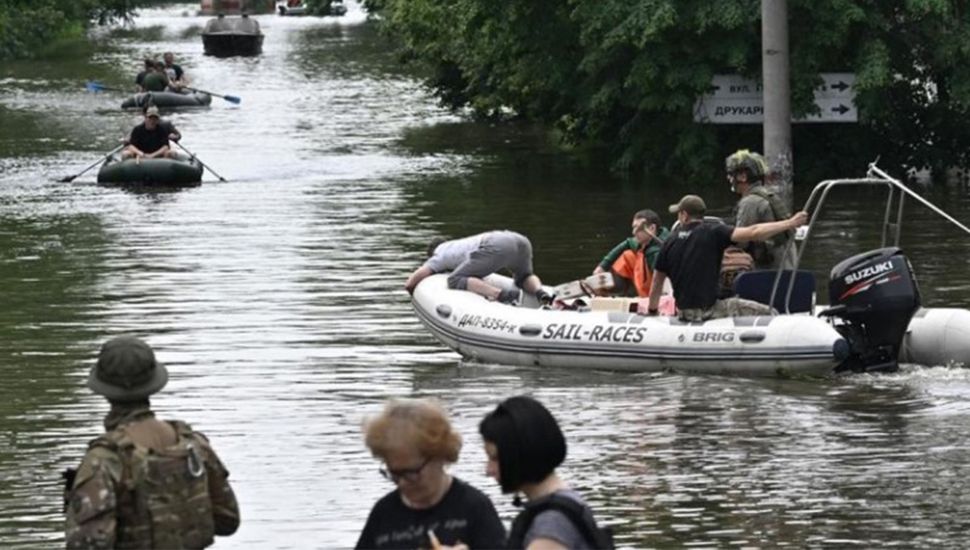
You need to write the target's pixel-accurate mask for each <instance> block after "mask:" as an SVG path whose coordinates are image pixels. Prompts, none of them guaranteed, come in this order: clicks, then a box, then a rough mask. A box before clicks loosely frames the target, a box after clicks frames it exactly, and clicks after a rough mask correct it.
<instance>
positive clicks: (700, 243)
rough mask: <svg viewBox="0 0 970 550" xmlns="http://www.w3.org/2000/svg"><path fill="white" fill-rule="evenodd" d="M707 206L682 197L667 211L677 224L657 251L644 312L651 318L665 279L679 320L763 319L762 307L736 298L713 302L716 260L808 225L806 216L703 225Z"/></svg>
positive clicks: (718, 262) (765, 309) (699, 200)
mask: <svg viewBox="0 0 970 550" xmlns="http://www.w3.org/2000/svg"><path fill="white" fill-rule="evenodd" d="M706 211H707V206H706V205H705V204H704V199H702V198H700V197H698V196H697V195H685V196H684V197H683V198H682V199H680V202H678V203H677V204H672V205H670V212H671V213H672V214H677V221H678V222H679V226H678V227H677V229H676V230H675V231H674V232H673V234H671V235H670V237H669V238H668V239H667V241H666V242H665V243H664V245H663V248H661V249H660V255H659V257H658V258H657V267H656V270H655V271H654V276H653V286H652V288H651V290H650V301H649V303H648V305H647V311H648V313H649V314H650V315H656V314H657V311H658V306H659V304H660V294H661V292H660V291H661V289H662V288H663V283H664V281H665V280H666V279H667V277H668V276H669V277H670V280H671V283H673V287H674V298H675V300H676V302H677V315H678V316H679V317H680V319H681V320H682V321H687V322H696V321H706V320H708V319H716V318H720V317H733V316H737V315H768V314H770V313H771V308H770V307H768V306H767V305H766V304H762V303H760V302H755V301H753V300H745V299H742V298H738V297H731V298H724V299H718V297H717V293H718V283H719V280H720V275H721V258H722V256H723V254H724V250H725V249H727V248H728V247H729V246H731V245H732V244H733V243H737V242H746V241H763V240H765V239H768V238H770V237H772V236H774V235H777V234H779V233H781V232H782V231H788V230H793V229H795V228H797V227H799V226H801V225H804V224H805V223H806V222H807V221H808V215H807V214H806V213H805V212H798V213H796V214H795V215H794V216H792V217H790V218H788V219H786V220H781V221H776V222H769V223H760V224H756V225H751V226H748V227H734V226H731V225H726V224H720V223H718V224H713V223H704V213H705V212H706Z"/></svg>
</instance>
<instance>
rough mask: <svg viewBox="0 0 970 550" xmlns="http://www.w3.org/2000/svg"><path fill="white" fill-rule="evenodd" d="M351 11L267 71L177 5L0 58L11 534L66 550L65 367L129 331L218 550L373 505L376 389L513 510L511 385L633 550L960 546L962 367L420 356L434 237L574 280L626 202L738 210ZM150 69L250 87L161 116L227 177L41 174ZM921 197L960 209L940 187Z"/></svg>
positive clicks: (6, 489)
mask: <svg viewBox="0 0 970 550" xmlns="http://www.w3.org/2000/svg"><path fill="white" fill-rule="evenodd" d="M351 8H352V10H351V13H350V14H349V15H348V16H347V17H345V18H341V19H329V18H327V19H315V18H281V17H275V16H269V15H267V16H259V21H260V24H261V26H262V27H263V30H264V32H265V33H266V41H265V44H264V54H263V55H262V56H261V57H259V58H252V59H246V58H234V59H216V58H209V57H206V56H203V55H202V46H201V41H200V40H199V39H198V36H197V34H196V32H197V29H198V27H199V26H200V25H201V24H203V23H204V21H205V18H200V17H195V16H185V15H183V12H187V11H188V10H187V8H186V7H185V6H180V7H176V8H166V9H152V10H145V11H144V12H143V16H142V18H140V19H139V20H138V22H137V26H136V28H134V29H131V30H128V31H125V32H121V33H113V34H111V35H110V36H109V37H107V38H105V39H104V42H103V44H102V45H101V46H99V48H98V49H97V50H96V51H94V52H93V53H88V54H83V55H82V54H79V55H80V56H81V58H80V59H77V58H66V59H64V60H63V62H50V63H45V64H40V63H35V64H10V65H5V66H4V67H3V68H2V69H0V79H2V81H3V86H0V168H2V172H0V277H2V281H3V285H2V293H0V295H2V297H3V301H2V303H3V305H4V311H3V314H2V315H0V428H2V432H0V433H2V434H3V436H2V437H0V479H2V480H3V483H2V484H0V546H3V547H4V548H36V547H42V546H49V547H56V546H59V545H60V544H61V543H60V541H61V531H60V530H61V527H62V525H61V500H60V499H61V490H60V484H59V479H58V472H59V470H61V469H63V468H65V467H68V466H75V465H76V462H77V460H78V459H79V457H80V455H81V453H82V452H83V449H84V446H85V444H86V441H87V440H88V439H90V438H91V437H93V436H95V435H97V433H98V431H99V429H100V425H101V424H100V421H101V417H102V416H103V414H104V413H105V412H106V411H107V405H106V403H104V401H103V400H102V399H100V398H99V397H97V396H94V395H92V394H91V393H90V392H89V391H88V390H87V389H86V388H85V386H84V379H85V376H86V375H87V369H88V368H89V367H90V365H91V362H92V360H93V357H94V354H95V353H96V351H97V348H98V346H99V345H100V343H101V342H103V341H104V340H105V339H106V338H108V337H110V336H112V335H115V334H118V333H122V332H134V333H137V334H140V335H142V336H144V337H145V338H146V339H147V340H148V341H149V342H150V343H151V344H152V345H153V346H154V347H155V348H156V351H157V354H158V357H159V360H160V361H162V362H164V363H165V364H166V365H167V366H168V368H169V369H170V371H171V381H170V383H169V386H168V387H167V388H166V389H165V390H164V391H163V392H162V393H160V394H159V395H158V396H156V399H154V400H153V401H154V405H155V407H156V408H157V409H158V410H159V412H160V413H161V414H162V415H163V416H170V417H177V418H182V419H185V420H187V421H189V422H191V423H192V424H193V425H194V426H195V427H196V428H198V429H200V430H202V431H203V432H205V433H206V434H208V435H209V437H210V438H211V439H212V440H213V442H214V445H215V447H216V448H217V450H218V451H219V453H220V454H221V455H222V457H223V458H224V460H225V462H226V463H227V465H228V467H229V469H230V471H231V472H232V479H233V480H234V484H235V488H236V490H237V493H238V496H239V499H240V503H241V506H242V512H243V524H242V527H241V529H240V531H239V532H238V533H237V534H236V535H235V536H233V537H231V538H228V539H221V540H219V541H218V543H217V545H216V547H220V548H308V547H309V548H325V547H334V546H348V545H352V544H353V543H354V541H356V536H357V533H358V531H359V529H360V527H361V526H362V525H363V521H364V518H365V517H366V514H367V512H368V511H369V509H370V506H371V505H372V504H373V502H374V501H375V500H376V499H377V498H379V497H380V496H381V495H382V494H383V493H384V492H386V491H387V490H389V489H390V487H389V486H388V484H387V483H386V482H385V481H384V480H383V479H382V478H381V477H380V476H379V475H378V474H377V471H376V467H377V464H376V462H375V461H374V460H373V459H372V458H371V457H370V456H368V453H367V452H366V450H365V448H364V446H363V444H362V442H361V437H360V431H359V430H360V423H361V421H362V420H363V419H364V418H365V417H366V416H367V415H369V414H375V413H377V412H378V411H379V410H380V408H381V406H382V402H383V400H385V399H386V398H388V397H391V396H434V397H437V398H439V399H441V400H442V401H443V402H444V403H445V404H446V406H447V407H448V409H449V410H450V411H451V412H452V414H453V415H454V417H455V420H456V423H457V425H458V427H459V429H460V430H461V432H462V433H463V434H465V436H466V441H465V448H464V451H463V453H462V458H461V461H460V462H459V463H458V464H457V465H455V467H454V468H453V471H454V472H455V473H456V474H457V475H459V476H461V477H463V478H465V479H467V480H469V481H470V482H471V483H473V484H475V485H477V486H478V487H480V488H482V489H484V490H485V491H486V492H487V493H488V494H489V495H490V496H491V497H492V498H493V500H494V501H495V502H496V504H497V506H498V508H499V511H500V513H501V514H502V516H503V517H504V518H505V519H511V517H512V516H513V515H514V513H515V510H514V509H513V507H512V505H511V502H510V501H511V499H510V498H509V496H508V495H501V494H500V493H499V490H498V488H497V487H496V485H495V483H494V482H493V481H492V480H490V479H487V478H486V477H485V476H484V454H483V452H482V450H481V444H480V440H479V438H478V436H477V424H478V422H479V420H480V419H481V418H482V417H483V416H484V414H486V413H487V412H488V411H489V410H491V408H493V407H494V406H495V404H496V402H497V401H498V400H499V399H500V398H502V397H505V396H509V395H513V394H516V393H521V392H529V393H532V394H534V395H536V396H537V397H538V398H539V399H541V400H542V401H543V402H545V403H546V404H547V405H548V406H549V408H550V409H551V410H552V411H553V412H554V413H555V414H556V415H557V417H558V418H559V419H560V421H561V423H562V424H563V427H564V430H565V432H566V435H567V439H568V442H569V457H568V459H567V462H566V464H564V466H563V468H562V470H563V472H562V473H563V475H564V477H565V478H567V479H568V480H569V481H570V482H571V483H573V484H574V485H575V486H577V487H578V488H579V489H580V490H581V491H582V492H584V493H585V494H587V495H588V496H589V498H590V500H591V501H592V502H593V504H594V505H595V507H596V509H597V512H598V513H599V514H600V516H601V517H602V519H603V520H604V521H605V522H606V523H609V524H611V525H613V526H614V529H615V531H616V533H617V539H618V540H619V541H620V542H622V543H623V544H626V545H630V546H653V547H671V546H673V547H677V546H687V545H690V546H708V547H710V546H742V547H743V546H756V547H775V546H781V545H791V546H796V547H803V546H819V547H820V546H835V547H842V546H847V545H850V544H851V545H857V546H862V547H877V546H930V545H933V546H943V547H959V546H961V544H960V542H961V541H962V540H963V539H964V535H963V533H964V532H965V531H966V530H967V528H968V525H967V523H968V521H967V520H966V519H965V518H967V517H968V513H967V512H968V511H970V502H968V497H967V496H966V495H968V494H970V490H968V489H970V487H968V483H967V481H966V480H967V479H968V478H970V476H968V473H970V472H968V466H967V465H966V464H967V461H966V460H965V458H966V456H967V455H966V452H967V443H966V441H967V438H968V436H970V433H968V431H970V428H968V426H970V423H968V422H967V419H968V416H970V410H968V408H970V406H968V405H966V403H967V399H966V398H967V396H968V395H970V371H966V370H962V369H944V368H919V367H909V368H906V369H904V370H903V371H902V372H901V373H899V374H896V375H892V376H858V377H851V378H844V379H837V380H830V381H815V382H804V381H792V380H788V381H784V380H782V381H775V380H768V381H763V380H736V379H731V378H720V377H682V376H673V375H649V376H648V375H634V374H620V373H609V372H601V371H597V370H595V367H596V365H590V367H591V368H590V369H589V370H588V371H582V372H573V371H556V370H536V369H519V368H508V367H501V366H494V365H468V364H462V363H461V362H460V361H459V359H458V358H457V356H455V355H454V354H452V353H450V352H448V351H446V350H445V349H444V348H442V347H441V346H440V345H438V344H437V343H436V342H434V340H432V339H431V337H430V336H429V335H428V334H427V333H426V331H425V330H424V329H423V328H422V327H421V325H420V324H419V323H418V322H417V320H416V318H415V317H414V315H413V313H412V312H411V309H410V306H409V304H408V302H407V299H406V295H405V294H404V293H403V291H402V289H401V286H402V285H403V281H404V278H405V277H406V275H407V274H408V273H409V272H410V271H411V270H412V269H413V268H414V267H415V266H416V265H417V264H418V263H419V262H420V261H421V254H422V250H423V249H424V244H425V243H426V242H427V241H428V239H429V238H430V237H432V236H433V235H436V234H439V233H440V234H444V235H448V236H459V235H464V234H468V233H472V232H476V231H480V230H484V229H489V228H493V227H507V228H511V229H516V230H519V231H521V232H523V233H525V234H528V235H529V236H530V237H532V239H533V242H534V243H535V249H536V265H537V267H538V269H539V272H540V274H541V275H542V276H543V277H544V279H545V280H546V281H547V282H550V283H556V282H560V281H562V280H565V279H567V278H575V277H576V276H578V275H581V274H584V273H586V272H589V271H591V270H592V269H593V267H594V266H595V264H596V262H597V261H598V260H599V258H600V256H601V255H602V254H603V253H605V252H606V250H608V249H609V247H611V246H612V245H613V244H615V242H618V241H619V240H620V239H622V238H623V237H624V236H625V235H626V233H627V232H628V231H629V217H630V215H631V214H632V213H633V212H634V211H636V210H638V209H640V208H644V207H652V208H654V209H656V210H658V211H661V212H663V211H664V208H665V206H666V205H667V204H670V203H672V202H674V201H676V199H678V198H679V197H680V195H682V194H684V193H685V192H688V191H700V192H702V194H704V195H705V196H706V197H708V199H709V204H711V205H712V207H713V210H714V211H715V213H717V214H722V215H723V214H727V213H728V212H729V211H730V205H731V202H732V197H731V195H730V193H729V191H728V189H727V188H726V185H725V186H722V185H718V184H716V183H715V184H711V185H702V186H696V188H695V187H693V186H688V187H687V188H685V187H683V186H682V184H680V183H679V182H674V181H666V180H656V181H650V182H648V184H646V185H640V184H637V183H634V182H623V181H617V180H614V179H611V178H609V177H608V176H607V175H606V174H607V172H606V171H605V169H604V168H603V166H602V165H601V164H600V163H598V162H597V161H595V160H588V159H583V158H579V157H577V156H571V155H566V154H563V153H561V152H559V151H557V150H556V149H555V148H554V147H553V146H552V145H551V144H550V142H549V141H548V138H547V137H546V136H545V135H544V134H542V132H541V131H539V130H538V129H536V128H533V127H523V126H490V125H483V124H475V123H470V122H465V121H463V120H461V119H460V118H458V117H456V116H455V115H452V114H450V113H448V112H445V111H442V110H441V109H439V108H437V107H436V106H435V103H434V101H433V99H432V98H430V97H429V96H428V95H427V94H426V93H425V92H424V91H423V90H422V89H421V88H420V86H419V84H418V78H417V77H415V76H413V75H410V74H408V73H407V72H406V71H405V70H404V68H403V67H401V66H400V65H398V64H397V63H396V61H395V58H394V56H393V55H392V54H390V53H388V49H387V48H386V45H385V44H384V42H383V40H384V39H383V38H381V37H380V36H379V35H378V34H377V33H376V32H375V30H374V29H373V28H372V27H371V26H370V25H369V24H367V23H365V22H364V17H363V15H362V14H361V12H360V11H359V9H357V6H356V5H354V4H351ZM161 51H173V52H174V53H175V56H176V58H177V60H178V62H179V63H180V64H182V65H183V66H184V67H185V68H186V70H187V71H188V73H189V74H190V76H191V77H192V78H193V81H194V83H195V85H196V86H198V87H200V88H203V89H208V90H212V91H215V92H219V93H224V94H232V95H237V96H240V97H242V98H243V101H242V103H241V104H240V105H238V106H235V105H232V104H230V103H228V102H225V101H222V100H220V99H218V98H215V99H214V100H213V104H212V106H211V108H209V109H202V110H195V111H186V112H177V113H172V114H170V115H168V116H169V117H170V118H171V120H173V121H174V122H175V123H176V124H177V125H178V127H179V128H180V130H181V131H182V133H183V134H184V136H185V139H184V141H183V143H184V144H185V146H186V147H188V148H190V149H191V150H192V151H194V152H196V153H198V155H199V156H200V158H202V159H203V160H204V161H206V163H208V164H210V165H211V166H212V167H213V168H214V169H215V170H217V171H218V172H219V173H220V174H222V175H223V176H226V177H227V178H229V179H230V180H231V181H230V182H229V183H215V182H211V181H209V182H207V183H206V184H204V185H203V186H202V187H199V188H196V189H189V190H184V191H178V192H173V193H159V194H155V193H143V192H142V193H133V192H130V191H126V190H124V189H106V188H101V187H98V186H96V185H94V184H93V183H92V182H93V180H94V176H93V172H92V173H89V174H87V175H86V176H83V177H81V178H78V180H76V181H75V182H74V183H71V184H64V183H57V182H54V181H52V180H53V179H54V178H57V177H61V176H64V175H70V174H75V173H77V172H78V171H79V170H81V169H82V168H83V167H84V166H86V165H88V164H90V163H92V162H94V160H96V159H97V157H98V155H99V154H101V153H102V152H103V151H107V150H108V149H110V148H111V147H114V146H115V145H116V144H117V140H118V138H119V137H121V136H122V135H123V134H124V133H125V132H126V131H127V130H128V128H130V127H131V126H132V125H133V124H135V123H136V122H137V121H138V119H139V117H138V116H137V115H135V114H131V113H123V112H121V111H120V110H118V109H117V107H118V104H120V102H121V100H122V99H123V96H124V94H110V93H102V94H97V95H95V94H90V93H87V92H85V91H84V88H83V83H84V81H86V80H88V79H98V80H102V81H104V82H105V83H107V84H109V85H114V86H128V85H129V84H128V83H129V80H130V79H131V78H132V76H133V73H134V71H135V68H136V67H137V66H138V64H139V62H140V59H141V58H143V57H144V56H145V55H157V54H158V53H160V52H161ZM211 179H214V178H212V177H211V176H207V180H211ZM799 193H800V197H802V198H804V196H807V189H804V188H801V189H800V190H799ZM930 198H931V200H933V201H935V202H938V203H939V204H943V205H945V206H946V208H947V210H948V211H950V212H951V213H953V214H954V215H955V216H956V217H957V218H959V219H964V220H966V219H967V218H970V204H968V200H967V198H966V196H965V194H964V193H962V192H960V191H959V190H955V189H945V188H944V189H935V190H933V191H932V192H931V193H930ZM873 199H874V196H871V195H870V194H868V193H858V192H856V193H845V194H842V195H839V196H838V200H837V202H835V203H833V208H832V210H831V211H829V212H828V214H826V218H825V223H824V226H823V227H822V229H821V231H820V232H819V233H818V241H817V242H816V243H815V244H814V245H813V248H812V249H811V250H810V251H809V256H810V257H809V258H808V261H809V264H810V266H811V267H813V268H816V269H817V270H819V271H820V272H821V273H826V272H827V270H828V267H829V266H831V265H832V264H833V263H834V262H835V261H837V260H839V259H841V258H844V257H846V256H848V255H850V254H852V253H855V252H858V251H860V250H862V249H865V248H867V247H872V246H875V245H877V244H878V231H876V230H877V229H878V227H877V223H878V222H877V221H875V222H874V221H872V219H870V218H874V216H872V215H869V212H870V211H881V210H880V209H879V208H878V207H877V208H875V210H874V209H873V206H872V204H873ZM911 212H913V214H912V215H913V218H912V220H907V223H911V224H912V225H909V226H908V227H910V229H908V230H906V231H905V232H904V236H903V245H904V247H905V248H906V250H907V252H908V253H909V255H910V257H911V258H912V259H913V263H914V265H915V266H916V268H917V270H918V272H919V276H920V283H921V286H922V291H923V295H924V300H925V301H926V302H927V303H928V304H930V305H947V304H952V305H958V306H962V307H966V306H968V305H970V288H968V286H967V283H966V277H965V268H966V259H965V258H966V257H967V253H968V247H967V241H966V240H960V239H956V238H954V233H953V232H952V231H951V230H950V229H949V228H948V227H946V226H945V225H942V224H940V223H938V221H937V220H935V219H933V218H932V217H931V216H930V215H928V214H927V213H926V212H925V211H921V210H917V209H915V208H914V209H912V210H911ZM664 216H665V218H666V214H664ZM875 217H876V218H877V217H878V216H875ZM874 235H875V236H874ZM820 285H821V287H822V288H821V290H823V291H824V279H823V280H822V281H821V282H820ZM823 296H824V294H823Z"/></svg>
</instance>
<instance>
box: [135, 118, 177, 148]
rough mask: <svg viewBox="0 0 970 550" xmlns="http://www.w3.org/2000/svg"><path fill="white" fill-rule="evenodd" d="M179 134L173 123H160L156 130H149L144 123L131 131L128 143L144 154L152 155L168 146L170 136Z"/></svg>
mask: <svg viewBox="0 0 970 550" xmlns="http://www.w3.org/2000/svg"><path fill="white" fill-rule="evenodd" d="M174 133H178V132H176V130H175V127H174V126H172V124H171V123H168V122H163V121H161V120H160V121H158V124H157V125H156V126H155V129H154V130H149V129H148V128H146V127H145V123H144V122H142V123H141V124H139V125H138V126H135V127H134V129H132V131H131V137H129V138H128V141H129V142H130V143H131V144H132V145H134V146H135V147H137V148H138V149H140V150H141V152H142V153H145V154H146V155H147V154H151V153H154V152H155V151H158V150H159V149H161V148H162V147H164V146H166V145H168V135H169V134H174Z"/></svg>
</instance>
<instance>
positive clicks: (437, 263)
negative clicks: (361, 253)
mask: <svg viewBox="0 0 970 550" xmlns="http://www.w3.org/2000/svg"><path fill="white" fill-rule="evenodd" d="M503 268H504V269H508V270H509V271H511V272H512V273H513V275H514V277H515V286H516V288H512V289H505V290H503V289H501V288H498V287H496V286H492V285H490V284H488V283H487V282H485V281H484V280H483V278H484V277H486V276H488V275H490V274H492V273H495V272H496V271H498V270H500V269H503ZM444 271H451V274H450V275H449V276H448V288H452V289H458V290H470V291H472V292H474V293H476V294H480V295H482V296H484V297H486V298H488V299H489V300H498V301H500V302H502V303H515V302H517V301H519V299H520V297H521V290H519V289H523V290H525V291H526V292H529V293H530V294H535V296H536V298H537V299H538V300H539V302H540V303H542V304H549V303H551V302H552V296H551V295H550V294H549V293H547V292H546V291H544V290H543V289H542V281H540V280H539V277H537V276H536V275H535V273H533V272H532V243H530V242H529V239H527V238H526V237H525V236H523V235H520V234H518V233H515V232H514V231H488V232H486V233H479V234H478V235H472V236H471V237H465V238H463V239H455V240H451V241H445V240H443V239H440V238H439V239H435V240H432V241H431V245H430V246H429V247H428V260H427V261H426V262H424V265H422V266H421V267H419V268H418V269H416V270H415V271H414V273H412V274H411V276H410V277H408V280H407V282H406V283H405V284H404V288H405V290H407V291H408V292H414V288H415V287H416V286H418V283H420V282H421V281H422V280H423V279H425V278H426V277H429V276H431V275H433V274H435V273H441V272H444Z"/></svg>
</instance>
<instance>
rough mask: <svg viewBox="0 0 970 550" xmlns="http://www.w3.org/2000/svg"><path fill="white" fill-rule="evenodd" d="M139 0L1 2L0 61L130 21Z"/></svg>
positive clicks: (26, 54) (32, 52)
mask: <svg viewBox="0 0 970 550" xmlns="http://www.w3.org/2000/svg"><path fill="white" fill-rule="evenodd" d="M139 3H140V2H139V1H138V0H134V1H131V0H128V1H126V0H0V59H10V58H18V57H31V56H36V55H37V54H38V53H41V52H42V51H43V50H44V48H45V46H46V45H48V44H50V43H51V42H52V41H58V40H63V39H66V38H78V37H80V36H82V35H83V33H84V30H85V29H86V28H87V26H88V25H90V24H92V23H97V24H100V25H105V24H108V23H111V22H113V21H116V20H119V19H127V18H130V17H131V16H132V14H133V10H134V9H135V7H136V6H137V5H138V4H139Z"/></svg>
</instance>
